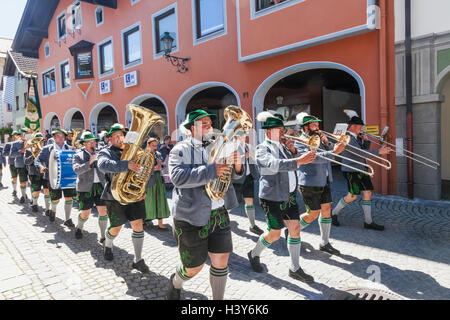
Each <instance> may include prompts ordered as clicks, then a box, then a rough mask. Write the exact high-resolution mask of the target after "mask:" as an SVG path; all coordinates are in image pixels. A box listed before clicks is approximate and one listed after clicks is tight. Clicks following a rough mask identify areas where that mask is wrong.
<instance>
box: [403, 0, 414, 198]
mask: <svg viewBox="0 0 450 320" xmlns="http://www.w3.org/2000/svg"><path fill="white" fill-rule="evenodd" d="M405 83H406V148H407V150H408V151H411V152H412V151H413V110H412V57H411V0H405ZM406 168H407V183H408V198H409V199H413V198H414V166H413V161H412V159H410V158H408V159H407V164H406Z"/></svg>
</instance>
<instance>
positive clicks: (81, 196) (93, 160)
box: [72, 131, 108, 243]
mask: <svg viewBox="0 0 450 320" xmlns="http://www.w3.org/2000/svg"><path fill="white" fill-rule="evenodd" d="M98 140H99V139H98V138H96V137H95V136H94V135H93V134H92V133H91V132H88V131H85V132H83V134H82V135H81V139H80V142H81V143H82V144H83V147H82V148H81V149H80V150H79V151H78V152H77V153H76V154H75V155H74V157H73V162H72V163H73V171H74V172H75V173H76V174H77V186H76V190H77V192H78V203H79V207H78V209H79V210H80V214H79V215H78V224H77V227H76V230H75V238H76V239H81V238H82V237H83V233H82V230H83V226H84V224H85V223H86V221H87V219H88V218H89V215H90V214H91V209H92V208H93V207H94V204H95V206H96V208H97V211H98V225H99V227H100V243H103V242H104V241H105V231H106V227H107V225H108V216H107V214H106V204H105V201H104V200H102V199H101V195H102V193H103V186H104V185H105V183H106V181H105V175H104V173H103V172H101V171H100V170H99V169H98V166H97V152H96V147H97V141H98Z"/></svg>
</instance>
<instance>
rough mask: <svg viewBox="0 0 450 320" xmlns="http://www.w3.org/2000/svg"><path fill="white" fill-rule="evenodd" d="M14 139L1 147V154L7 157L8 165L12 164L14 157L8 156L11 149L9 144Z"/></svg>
mask: <svg viewBox="0 0 450 320" xmlns="http://www.w3.org/2000/svg"><path fill="white" fill-rule="evenodd" d="M14 142H15V141H11V142H8V143H6V144H5V146H4V147H3V152H2V156H3V157H8V164H9V165H14V158H12V157H10V156H9V152H10V151H11V146H12V144H13V143H14Z"/></svg>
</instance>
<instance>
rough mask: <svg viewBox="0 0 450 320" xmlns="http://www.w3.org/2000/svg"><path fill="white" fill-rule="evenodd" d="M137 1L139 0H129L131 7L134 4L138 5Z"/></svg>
mask: <svg viewBox="0 0 450 320" xmlns="http://www.w3.org/2000/svg"><path fill="white" fill-rule="evenodd" d="M139 1H141V0H130V2H131V5H132V6H134V5H135V4H136V3H138V2H139Z"/></svg>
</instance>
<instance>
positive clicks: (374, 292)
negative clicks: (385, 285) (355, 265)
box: [330, 288, 404, 300]
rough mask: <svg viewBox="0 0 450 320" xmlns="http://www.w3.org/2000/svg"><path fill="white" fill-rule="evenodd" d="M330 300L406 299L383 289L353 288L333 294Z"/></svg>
mask: <svg viewBox="0 0 450 320" xmlns="http://www.w3.org/2000/svg"><path fill="white" fill-rule="evenodd" d="M330 300H404V298H403V297H401V296H399V295H397V294H395V293H394V292H390V291H387V290H382V289H374V288H351V289H347V290H344V291H340V292H338V293H336V294H334V295H332V296H331V297H330Z"/></svg>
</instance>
